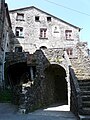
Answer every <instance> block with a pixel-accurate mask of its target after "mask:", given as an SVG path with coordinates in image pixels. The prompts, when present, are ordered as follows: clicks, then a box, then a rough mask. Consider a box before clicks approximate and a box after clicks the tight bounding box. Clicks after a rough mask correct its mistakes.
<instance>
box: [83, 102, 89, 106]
mask: <svg viewBox="0 0 90 120" xmlns="http://www.w3.org/2000/svg"><path fill="white" fill-rule="evenodd" d="M82 106H83V107H90V101H83V102H82Z"/></svg>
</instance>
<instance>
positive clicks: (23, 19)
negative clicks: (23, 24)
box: [16, 19, 25, 21]
mask: <svg viewBox="0 0 90 120" xmlns="http://www.w3.org/2000/svg"><path fill="white" fill-rule="evenodd" d="M16 21H25V20H24V19H16Z"/></svg>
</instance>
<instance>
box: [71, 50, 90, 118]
mask: <svg viewBox="0 0 90 120" xmlns="http://www.w3.org/2000/svg"><path fill="white" fill-rule="evenodd" d="M78 53H79V54H78V56H77V58H73V59H70V61H71V64H72V68H73V69H74V72H75V75H76V77H77V79H78V83H79V87H80V90H81V101H82V107H81V109H80V110H79V117H80V120H90V56H85V55H84V53H83V52H82V50H81V49H78Z"/></svg>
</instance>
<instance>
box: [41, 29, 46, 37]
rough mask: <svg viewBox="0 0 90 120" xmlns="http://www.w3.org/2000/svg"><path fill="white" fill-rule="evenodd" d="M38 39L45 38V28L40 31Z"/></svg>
mask: <svg viewBox="0 0 90 120" xmlns="http://www.w3.org/2000/svg"><path fill="white" fill-rule="evenodd" d="M40 38H47V29H46V28H41V29H40Z"/></svg>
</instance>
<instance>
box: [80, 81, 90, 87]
mask: <svg viewBox="0 0 90 120" xmlns="http://www.w3.org/2000/svg"><path fill="white" fill-rule="evenodd" d="M79 85H80V86H89V85H90V81H83V82H82V81H81V82H79Z"/></svg>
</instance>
